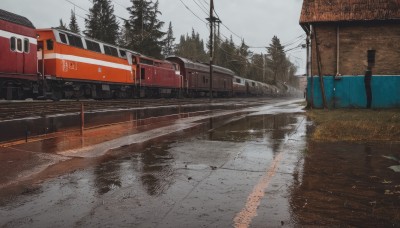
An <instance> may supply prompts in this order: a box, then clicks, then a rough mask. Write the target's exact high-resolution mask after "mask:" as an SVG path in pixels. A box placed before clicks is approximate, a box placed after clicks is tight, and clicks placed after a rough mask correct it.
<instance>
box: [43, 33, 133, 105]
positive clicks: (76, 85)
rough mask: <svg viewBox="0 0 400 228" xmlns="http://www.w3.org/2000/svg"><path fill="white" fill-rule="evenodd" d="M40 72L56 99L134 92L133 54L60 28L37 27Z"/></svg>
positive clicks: (115, 95)
mask: <svg viewBox="0 0 400 228" xmlns="http://www.w3.org/2000/svg"><path fill="white" fill-rule="evenodd" d="M37 33H38V36H39V39H38V49H39V51H38V59H39V61H38V62H39V64H38V65H39V72H40V73H42V75H43V76H44V77H45V79H46V82H47V88H48V89H47V90H48V92H49V93H52V94H54V95H56V97H57V98H72V97H77V98H79V97H90V98H112V97H116V98H125V97H130V96H131V95H132V94H133V91H134V87H135V79H136V63H135V62H134V60H135V58H134V57H133V56H132V55H133V53H132V52H129V51H127V50H125V49H121V48H119V47H117V46H114V45H109V44H106V43H103V42H100V41H97V40H94V39H90V38H86V37H82V36H80V35H78V34H75V33H71V32H68V31H64V30H61V29H54V28H53V29H40V30H37Z"/></svg>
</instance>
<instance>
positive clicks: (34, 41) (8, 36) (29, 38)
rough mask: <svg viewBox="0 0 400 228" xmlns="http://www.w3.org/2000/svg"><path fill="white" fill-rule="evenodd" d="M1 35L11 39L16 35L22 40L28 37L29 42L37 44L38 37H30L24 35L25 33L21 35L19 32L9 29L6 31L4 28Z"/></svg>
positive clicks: (0, 32)
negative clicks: (9, 30)
mask: <svg viewBox="0 0 400 228" xmlns="http://www.w3.org/2000/svg"><path fill="white" fill-rule="evenodd" d="M0 37H3V38H6V39H10V38H11V37H15V38H18V39H21V40H23V39H28V40H29V43H31V44H34V45H37V40H36V38H32V37H29V36H23V35H19V34H16V33H12V32H7V31H4V30H0Z"/></svg>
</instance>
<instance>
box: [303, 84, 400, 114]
mask: <svg viewBox="0 0 400 228" xmlns="http://www.w3.org/2000/svg"><path fill="white" fill-rule="evenodd" d="M311 80H312V79H311V78H308V86H307V99H308V100H309V101H311ZM313 80H314V86H313V87H314V107H315V108H322V107H323V102H322V93H321V87H320V79H319V77H316V76H315V77H313ZM323 80H324V88H325V95H326V100H327V103H328V106H329V108H365V107H366V105H367V96H366V91H365V85H364V76H341V77H339V78H336V79H335V77H333V76H324V77H323ZM371 88H372V108H400V76H373V77H372V81H371Z"/></svg>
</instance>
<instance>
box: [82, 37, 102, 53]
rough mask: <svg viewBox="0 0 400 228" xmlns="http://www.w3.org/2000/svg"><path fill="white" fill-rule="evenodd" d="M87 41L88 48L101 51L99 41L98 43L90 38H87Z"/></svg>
mask: <svg viewBox="0 0 400 228" xmlns="http://www.w3.org/2000/svg"><path fill="white" fill-rule="evenodd" d="M85 41H86V46H87V49H88V50H90V51H95V52H99V53H101V49H100V44H99V43H96V42H93V41H90V40H85Z"/></svg>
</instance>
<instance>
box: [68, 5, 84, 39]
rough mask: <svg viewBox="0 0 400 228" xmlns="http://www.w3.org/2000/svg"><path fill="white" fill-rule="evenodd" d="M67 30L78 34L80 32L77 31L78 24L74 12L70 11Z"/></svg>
mask: <svg viewBox="0 0 400 228" xmlns="http://www.w3.org/2000/svg"><path fill="white" fill-rule="evenodd" d="M69 30H70V31H71V32H75V33H80V32H81V30H80V29H79V26H78V22H77V21H76V16H75V12H74V11H73V10H71V19H70V22H69Z"/></svg>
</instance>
